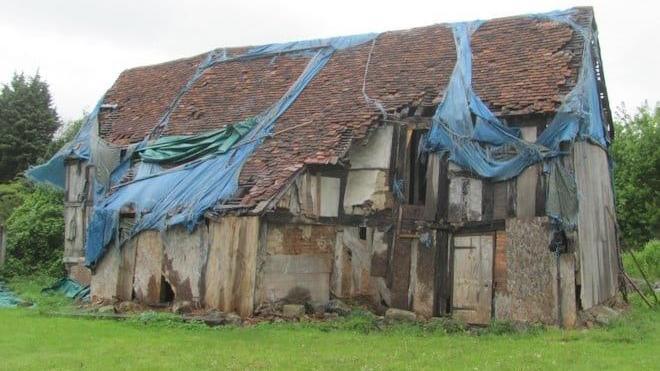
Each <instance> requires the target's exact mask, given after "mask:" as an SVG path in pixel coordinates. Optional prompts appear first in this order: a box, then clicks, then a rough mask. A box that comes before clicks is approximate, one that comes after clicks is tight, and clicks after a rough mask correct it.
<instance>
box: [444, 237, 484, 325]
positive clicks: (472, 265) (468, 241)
mask: <svg viewBox="0 0 660 371" xmlns="http://www.w3.org/2000/svg"><path fill="white" fill-rule="evenodd" d="M453 255H454V259H453V260H454V264H453V272H454V277H453V290H452V313H453V316H454V317H455V318H457V319H460V320H462V321H465V322H467V323H472V324H488V323H489V322H490V318H491V312H492V297H493V235H492V234H486V235H477V236H456V237H454V243H453Z"/></svg>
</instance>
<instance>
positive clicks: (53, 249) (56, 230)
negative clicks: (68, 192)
mask: <svg viewBox="0 0 660 371" xmlns="http://www.w3.org/2000/svg"><path fill="white" fill-rule="evenodd" d="M62 200H63V196H62V194H61V192H59V191H56V190H54V189H51V188H47V187H36V188H35V189H34V191H33V192H32V193H30V194H28V195H27V196H26V197H25V198H24V200H23V203H22V204H21V205H20V206H19V207H17V208H16V209H15V210H14V212H13V213H12V214H11V216H10V217H9V219H8V220H7V224H6V232H7V261H6V263H5V267H4V269H3V274H4V275H7V276H15V275H28V274H33V273H36V272H40V273H42V274H46V275H49V276H53V277H57V276H60V275H61V274H62V273H63V265H62V253H63V250H64V248H63V245H64V220H63V218H62V213H63V210H64V206H63V201H62Z"/></svg>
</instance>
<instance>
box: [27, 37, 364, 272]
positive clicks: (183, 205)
mask: <svg viewBox="0 0 660 371" xmlns="http://www.w3.org/2000/svg"><path fill="white" fill-rule="evenodd" d="M375 36H376V34H365V35H357V36H346V37H337V38H331V39H320V40H310V41H301V42H292V43H284V44H272V45H265V46H259V47H255V48H252V49H250V50H249V51H247V52H246V53H245V54H242V55H239V56H233V57H232V56H228V55H227V52H226V50H224V49H220V50H215V51H213V52H211V53H209V54H208V56H207V57H206V58H205V60H204V61H203V62H202V63H201V64H200V65H199V66H198V68H197V70H196V71H195V73H194V74H193V76H192V78H191V79H190V80H189V81H188V83H187V84H186V85H185V86H184V87H183V88H182V90H181V91H180V92H179V93H178V94H177V96H176V97H175V99H174V100H173V102H172V103H171V104H170V106H169V107H168V108H167V110H166V112H165V114H164V115H163V116H162V118H161V119H160V121H159V122H158V124H157V125H156V126H155V127H154V130H152V132H151V133H150V135H149V136H148V137H147V138H145V140H144V141H143V142H142V143H140V144H138V145H136V146H134V147H132V150H136V149H137V150H138V151H140V149H141V148H144V147H145V146H147V143H148V140H149V139H152V138H155V137H157V136H159V135H160V133H162V131H163V130H164V128H165V127H166V126H167V124H168V123H169V118H170V115H171V113H172V112H173V111H174V110H175V108H176V106H177V105H178V102H179V100H180V99H181V97H183V96H184V95H185V93H186V92H187V91H188V90H189V89H190V88H191V87H192V85H193V84H194V82H195V81H197V80H198V79H199V78H200V77H201V76H202V74H203V73H204V71H206V70H207V69H208V68H210V67H212V66H214V65H216V64H217V63H223V62H226V61H230V60H239V59H250V58H260V57H266V56H271V55H277V54H281V53H300V54H301V55H302V56H303V57H307V58H309V62H308V64H307V67H306V68H305V70H304V71H303V72H302V73H301V75H300V76H299V77H298V79H297V80H296V81H295V82H294V83H293V85H292V86H291V87H289V90H288V91H287V92H286V93H285V94H284V95H283V96H282V97H281V98H280V99H279V100H278V101H277V102H275V103H274V104H273V105H272V106H270V107H269V108H268V109H266V110H265V111H263V112H261V113H260V114H258V115H257V116H256V117H254V118H246V119H251V120H254V121H255V122H256V124H255V125H254V127H253V128H252V129H251V131H250V132H249V133H247V134H245V135H244V136H242V138H241V139H240V140H239V141H238V143H236V144H235V145H234V146H233V147H232V148H231V149H229V150H226V151H224V152H214V153H209V154H207V155H205V156H203V157H201V158H198V159H195V160H193V161H190V162H187V163H184V164H182V165H179V166H177V167H175V168H170V169H166V170H164V169H160V168H158V167H154V166H153V165H152V164H146V163H141V164H140V165H139V168H138V169H137V174H138V177H137V178H136V179H134V180H132V181H131V182H129V183H127V184H118V181H119V180H120V179H122V178H123V176H124V174H125V173H126V171H127V170H128V169H129V168H130V166H131V158H130V157H131V156H130V155H129V156H126V157H125V158H124V160H123V161H122V162H119V161H118V159H116V161H115V159H114V158H113V162H112V163H110V164H109V165H108V166H104V168H108V169H112V170H109V171H108V173H109V174H108V176H107V183H106V182H103V181H101V180H98V179H97V182H96V183H95V189H96V197H95V199H94V202H95V206H94V209H93V213H92V216H91V218H90V222H89V226H88V230H87V239H86V246H85V253H86V263H87V264H88V265H94V264H96V262H97V261H98V260H99V258H100V257H101V256H102V255H103V252H104V249H105V247H106V246H108V244H109V243H110V242H111V241H113V240H115V241H117V240H118V238H119V237H118V229H117V228H118V222H119V212H120V209H121V208H122V207H124V206H130V207H132V208H133V210H135V212H136V223H135V225H134V227H133V228H132V230H131V231H130V232H129V236H132V235H135V234H137V233H138V232H140V231H143V230H148V229H158V230H164V229H166V228H167V227H169V226H173V225H179V224H180V225H185V226H186V227H187V228H188V229H189V230H190V231H192V230H193V229H194V228H195V226H196V225H197V223H198V222H199V221H200V219H201V217H202V215H203V214H204V212H205V211H207V210H209V209H210V208H212V207H213V206H214V205H216V204H217V203H218V202H220V201H222V200H226V199H228V198H231V197H232V196H233V195H234V194H235V193H236V191H237V189H238V176H239V174H240V170H241V169H242V167H243V165H244V164H245V162H246V161H247V160H248V158H249V157H250V156H251V155H252V154H253V153H254V151H255V150H256V149H257V148H258V147H259V145H260V144H261V143H262V142H263V140H264V139H265V138H266V137H268V136H269V135H271V133H272V128H273V125H274V123H275V121H276V120H277V119H278V118H279V117H280V116H281V115H282V114H283V113H284V112H285V111H286V110H287V109H288V108H289V106H290V105H291V104H292V103H293V102H294V101H295V100H296V98H297V97H298V96H299V95H300V93H301V92H302V91H303V89H304V88H305V87H306V86H307V84H308V83H309V82H310V81H311V80H312V79H313V78H314V76H316V74H318V72H319V71H321V70H322V69H323V67H324V66H325V64H326V63H327V62H328V60H329V59H330V58H331V56H332V55H333V53H334V52H335V51H336V50H340V49H344V48H348V47H351V46H355V45H359V44H361V43H364V42H367V41H369V40H371V39H373V38H374V37H375ZM97 113H98V108H97V109H96V110H95V111H94V112H93V113H92V115H90V117H88V119H87V120H86V122H85V124H84V125H83V129H82V130H81V132H80V133H79V135H78V136H77V137H76V139H75V140H74V142H73V143H72V144H70V145H67V146H66V147H65V148H64V149H63V150H61V151H60V152H58V154H56V156H55V157H54V158H53V159H51V160H50V161H49V162H48V163H47V164H45V165H42V166H39V167H36V168H33V169H31V170H30V171H29V176H30V177H31V178H32V179H35V180H39V181H48V182H50V183H51V184H55V185H58V186H60V187H61V186H63V184H64V182H63V173H64V168H63V163H64V159H65V158H66V157H70V156H73V157H77V158H80V159H84V160H88V161H90V162H91V163H94V164H96V163H97V162H98V161H100V160H101V158H105V157H108V156H114V153H113V152H112V151H111V149H108V150H107V151H106V153H104V155H103V156H95V155H94V154H95V151H94V149H93V148H92V145H93V144H94V143H95V142H97V143H98V142H101V140H100V139H98V138H94V134H95V133H94V130H95V129H96V124H97V123H96V120H97V119H96V114H97ZM86 146H87V147H86ZM97 147H101V148H105V147H103V146H98V145H97ZM108 148H109V147H108ZM112 165H114V166H112ZM51 178H52V179H51ZM108 187H111V188H108ZM108 189H109V190H110V192H107V191H106V190H108ZM118 242H119V243H121V241H118Z"/></svg>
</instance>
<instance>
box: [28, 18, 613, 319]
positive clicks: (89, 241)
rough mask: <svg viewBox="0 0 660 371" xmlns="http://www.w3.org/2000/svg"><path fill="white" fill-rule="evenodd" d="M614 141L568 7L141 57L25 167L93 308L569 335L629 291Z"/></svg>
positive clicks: (585, 24)
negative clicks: (411, 316) (317, 309)
mask: <svg viewBox="0 0 660 371" xmlns="http://www.w3.org/2000/svg"><path fill="white" fill-rule="evenodd" d="M612 136H613V132H612V126H611V116H610V112H609V105H608V101H607V90H606V87H605V82H604V78H603V68H602V63H601V59H600V52H599V46H598V39H597V37H596V24H595V21H594V17H593V11H592V9H591V8H575V9H571V10H568V11H564V12H554V13H549V14H540V15H526V16H517V17H510V18H502V19H494V20H489V21H485V22H469V23H460V24H450V25H448V24H439V25H433V26H428V27H420V28H415V29H410V30H403V31H393V32H385V33H381V34H368V35H359V36H351V37H345V38H333V39H327V40H313V41H305V42H294V43H286V44H273V45H266V46H260V47H246V48H229V49H217V50H214V51H211V52H209V53H205V54H202V55H198V56H194V57H191V58H185V59H179V60H175V61H172V62H167V63H163V64H158V65H153V66H146V67H138V68H134V69H130V70H127V71H124V72H123V73H122V74H121V75H120V76H119V78H118V79H117V81H116V82H115V84H114V85H113V86H112V87H111V88H110V90H108V92H107V93H106V94H105V95H104V97H103V98H102V99H101V101H100V102H99V104H98V106H97V107H96V109H95V110H94V112H92V114H91V115H90V117H89V118H88V120H87V122H86V123H85V126H84V127H83V130H82V131H81V134H79V136H78V137H77V138H76V140H75V141H74V143H72V144H71V145H70V146H69V147H67V149H65V150H64V151H63V152H61V153H59V154H58V155H56V156H55V158H54V159H53V160H51V163H50V164H49V165H48V166H51V167H50V168H45V167H42V168H35V169H33V170H32V172H31V176H32V177H33V178H36V179H40V180H49V181H50V182H51V183H54V184H60V185H63V186H64V187H65V189H66V212H65V219H66V250H65V263H66V265H67V269H68V271H69V273H70V275H71V276H74V277H76V278H77V279H78V280H81V281H88V282H91V290H92V296H93V297H94V298H95V299H106V300H137V301H140V302H142V303H146V304H158V303H161V302H172V301H180V300H186V301H191V302H193V303H195V304H196V305H198V306H200V307H207V308H218V309H220V310H222V311H226V312H236V313H238V314H240V315H241V316H250V315H253V314H254V313H255V310H257V309H258V308H259V307H260V306H263V305H268V304H269V303H274V302H278V301H286V300H299V298H300V297H303V298H305V300H311V301H316V302H326V301H328V300H329V299H330V298H333V297H337V298H344V299H352V300H359V301H363V302H366V303H369V304H371V305H372V306H373V307H374V308H386V307H394V308H402V309H409V310H412V311H414V312H416V313H418V314H420V315H422V316H428V317H430V316H437V315H445V314H451V315H453V316H455V317H458V318H461V319H464V320H465V321H467V322H470V323H477V324H480V323H487V322H489V321H491V319H501V320H515V321H534V322H544V323H555V322H556V321H557V319H558V318H559V319H561V321H563V323H564V324H565V325H569V326H570V325H572V324H574V323H575V321H576V315H577V312H578V311H579V310H580V309H588V308H590V307H592V306H594V305H596V304H599V303H602V302H604V301H606V300H607V299H609V298H611V297H613V296H614V295H615V294H616V291H617V288H618V283H617V280H618V278H617V277H618V254H617V236H616V231H615V214H614V203H613V192H612V184H611V175H610V168H609V164H608V152H607V149H608V145H609V140H610V138H612ZM58 156H59V157H58ZM55 165H57V166H60V165H61V166H62V169H64V170H62V172H61V173H54V172H53V170H52V169H53V168H54V167H53V166H55ZM62 174H64V175H62Z"/></svg>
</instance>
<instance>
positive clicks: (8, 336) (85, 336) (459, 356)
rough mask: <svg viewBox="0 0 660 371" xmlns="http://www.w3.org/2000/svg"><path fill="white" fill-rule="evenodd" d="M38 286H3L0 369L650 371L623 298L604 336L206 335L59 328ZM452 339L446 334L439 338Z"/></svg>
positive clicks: (164, 328) (649, 334)
mask: <svg viewBox="0 0 660 371" xmlns="http://www.w3.org/2000/svg"><path fill="white" fill-rule="evenodd" d="M49 283H52V279H50V278H48V277H31V278H29V279H18V280H14V281H11V282H9V284H10V286H11V287H12V288H13V290H14V291H15V292H18V293H20V295H21V297H23V298H25V299H27V300H30V301H32V302H34V303H36V307H35V308H16V309H0V369H7V370H22V369H27V370H44V369H92V370H97V369H151V370H163V369H174V370H181V369H184V370H187V369H366V370H371V369H374V370H377V369H470V370H492V369H504V370H511V369H521V370H524V369H533V370H535V369H558V368H561V369H571V370H572V369H601V370H605V369H631V370H653V369H660V337H659V334H660V321H659V319H660V316H659V311H658V310H657V309H648V308H645V307H644V306H643V305H642V304H641V302H640V301H639V298H637V297H633V305H632V310H631V311H630V312H629V313H628V314H627V315H626V316H625V317H624V318H621V319H619V320H617V321H616V322H614V323H612V324H611V325H609V326H607V327H602V328H595V329H590V330H567V331H562V330H559V329H554V328H550V329H541V328H538V327H536V328H535V327H532V328H531V329H528V330H525V331H523V332H520V331H514V330H513V329H512V328H511V327H510V326H508V324H506V323H495V324H493V325H491V327H489V328H486V329H484V330H482V331H478V332H476V333H475V332H474V331H470V332H466V331H464V330H463V329H461V328H460V326H459V327H456V326H452V323H451V322H450V323H445V324H443V325H442V326H429V325H426V326H421V325H413V324H401V325H396V326H390V327H386V328H382V327H378V326H376V323H377V322H376V321H374V317H373V316H371V315H368V314H367V313H358V314H355V315H351V316H349V317H347V318H340V319H339V320H336V321H333V322H323V323H280V324H260V325H255V326H251V327H243V328H239V327H216V328H210V327H206V326H205V325H202V324H195V323H193V324H190V323H183V322H181V321H180V319H179V318H178V317H176V316H173V315H166V314H154V313H145V314H143V315H141V316H136V317H134V318H132V319H130V320H125V321H114V320H101V319H84V318H65V317H61V316H51V315H48V313H52V312H59V313H63V312H72V311H74V310H75V307H74V306H72V305H71V304H70V301H69V300H68V299H66V298H63V297H62V296H58V295H45V296H44V295H42V294H41V293H40V288H41V287H45V286H47V285H48V284H49ZM448 332H452V333H448Z"/></svg>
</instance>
